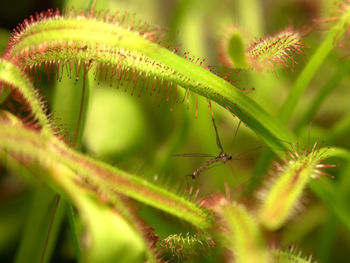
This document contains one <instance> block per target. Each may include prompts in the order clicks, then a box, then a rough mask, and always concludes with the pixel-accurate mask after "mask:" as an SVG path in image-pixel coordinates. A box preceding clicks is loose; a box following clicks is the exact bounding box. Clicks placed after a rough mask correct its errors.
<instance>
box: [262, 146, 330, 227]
mask: <svg viewBox="0 0 350 263" xmlns="http://www.w3.org/2000/svg"><path fill="white" fill-rule="evenodd" d="M317 143H318V141H316V142H315V144H314V146H313V147H312V149H311V151H309V150H303V151H297V150H294V151H291V152H288V154H287V156H288V157H287V158H285V159H284V160H283V162H282V163H276V164H275V171H273V172H272V176H273V178H275V179H274V182H272V183H270V186H268V187H267V190H263V191H262V192H260V197H261V198H262V199H263V204H262V207H261V209H260V211H259V219H260V222H261V224H262V225H263V226H265V227H266V228H267V229H269V230H276V229H278V228H280V227H281V226H282V225H283V224H284V223H285V222H286V220H287V219H288V218H289V217H290V216H291V215H292V214H293V212H294V211H295V208H296V207H298V204H299V200H300V199H301V196H302V193H303V190H304V188H305V186H306V185H307V183H308V182H309V180H310V178H318V177H319V176H320V175H322V176H329V175H328V174H326V173H324V172H322V171H321V170H320V169H324V168H329V167H334V165H328V164H321V161H322V160H324V159H325V158H326V157H327V155H326V152H327V148H317Z"/></svg>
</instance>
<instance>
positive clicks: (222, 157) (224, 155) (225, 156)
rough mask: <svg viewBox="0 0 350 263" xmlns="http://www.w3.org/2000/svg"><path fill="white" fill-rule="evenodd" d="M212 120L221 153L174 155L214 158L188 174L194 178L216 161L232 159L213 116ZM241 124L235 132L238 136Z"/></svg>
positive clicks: (222, 161) (223, 161) (224, 161)
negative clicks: (225, 149)
mask: <svg viewBox="0 0 350 263" xmlns="http://www.w3.org/2000/svg"><path fill="white" fill-rule="evenodd" d="M212 121H213V126H214V129H215V134H216V144H217V146H218V147H219V149H220V153H219V155H218V156H214V155H210V154H201V153H188V154H174V156H179V157H211V158H212V159H210V160H208V161H206V162H205V163H203V164H202V165H201V166H200V167H198V168H197V169H196V170H195V171H194V172H193V173H192V174H189V175H188V176H191V177H192V179H196V178H197V177H198V176H199V175H200V174H201V173H202V172H203V171H204V170H205V169H208V168H209V167H210V166H211V165H212V164H214V163H220V162H221V163H223V164H224V163H226V162H228V161H231V160H232V155H230V154H227V153H226V152H225V151H224V148H223V147H222V144H221V141H220V138H219V134H218V130H217V128H216V124H215V120H214V117H212ZM240 124H241V122H239V124H238V127H237V129H236V132H235V137H236V134H237V131H238V128H239V125H240Z"/></svg>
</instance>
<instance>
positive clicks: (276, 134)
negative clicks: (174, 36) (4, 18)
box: [4, 10, 293, 149]
mask: <svg viewBox="0 0 350 263" xmlns="http://www.w3.org/2000/svg"><path fill="white" fill-rule="evenodd" d="M92 32H93V33H92ZM160 37H161V36H159V33H158V32H157V30H155V29H148V28H147V27H146V26H144V24H142V23H139V22H135V20H130V19H128V18H124V17H121V16H120V15H115V16H113V15H110V14H108V13H106V14H100V15H98V16H97V15H96V16H93V15H91V13H89V12H81V11H79V12H78V11H74V10H70V11H67V12H66V13H65V14H63V15H61V14H60V13H59V12H58V11H56V12H53V11H48V12H46V13H42V14H40V15H38V16H37V18H32V20H31V21H29V20H25V22H24V23H23V24H22V25H21V26H20V27H19V28H18V31H17V32H16V33H15V34H14V35H13V36H12V40H11V42H10V44H9V46H8V49H7V51H6V52H5V55H4V56H5V57H6V58H11V59H13V60H14V61H16V63H18V64H19V65H20V66H21V67H22V68H23V69H24V70H25V71H27V72H32V73H34V71H35V70H37V68H38V67H40V66H41V67H43V68H44V69H46V70H47V71H49V72H58V73H59V74H63V69H64V71H67V72H68V74H69V75H70V76H73V74H74V71H75V72H76V76H79V74H78V73H79V72H80V71H81V70H83V69H85V70H90V69H91V68H93V69H95V71H96V78H97V79H99V78H105V79H107V80H109V81H110V82H111V85H114V83H117V85H118V83H120V82H125V81H126V82H128V83H129V85H128V86H127V87H128V90H129V91H130V92H131V94H136V95H138V94H141V93H143V92H146V91H147V93H149V94H152V95H158V96H159V103H161V102H162V101H169V102H170V103H171V104H172V105H173V104H174V103H176V102H178V101H182V100H183V98H178V96H179V93H178V92H177V88H178V87H182V88H184V89H185V90H186V93H185V96H188V91H191V92H193V93H197V94H199V95H201V96H204V97H207V98H208V99H211V100H214V101H216V102H217V103H219V104H220V105H222V106H223V107H225V108H227V109H228V110H229V111H231V112H233V113H234V114H235V115H237V116H238V117H239V118H240V119H241V120H242V121H243V122H245V123H246V124H247V125H248V126H249V127H250V128H251V129H253V130H254V131H255V132H256V133H257V134H258V135H259V136H261V137H262V138H263V139H264V140H265V142H266V143H268V144H269V145H271V146H272V147H274V148H277V149H281V148H284V146H283V145H282V144H281V142H280V141H278V140H276V139H275V138H283V139H285V140H288V141H293V139H292V137H291V135H290V134H289V133H288V132H287V131H286V130H285V129H284V128H283V127H282V126H281V124H280V123H279V121H276V120H275V119H274V118H271V117H270V116H269V115H268V114H267V113H266V112H265V111H264V110H263V109H262V108H261V107H260V106H259V105H257V104H256V103H255V102H254V101H253V100H251V99H250V98H249V97H247V96H246V95H244V94H243V93H242V92H241V91H239V90H238V89H236V88H235V87H234V86H232V85H231V84H230V83H228V82H227V81H225V80H223V79H221V78H219V77H218V76H216V75H215V74H213V73H211V72H210V71H209V70H207V69H206V68H203V67H202V66H201V65H197V64H196V63H195V61H194V59H189V58H187V60H186V59H185V58H182V57H180V56H178V55H176V54H174V53H173V52H172V51H169V50H168V49H166V48H163V47H161V46H160V45H158V44H157V43H154V42H156V41H159V38H160ZM153 41H154V42H153ZM58 77H59V76H58ZM73 77H74V76H73ZM171 107H173V106H171Z"/></svg>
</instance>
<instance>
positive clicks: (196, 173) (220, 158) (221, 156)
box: [190, 151, 232, 179]
mask: <svg viewBox="0 0 350 263" xmlns="http://www.w3.org/2000/svg"><path fill="white" fill-rule="evenodd" d="M230 160H232V156H231V155H229V154H226V153H225V152H223V151H222V152H221V153H220V154H219V156H217V157H214V158H213V159H210V160H209V161H207V162H205V163H204V164H202V165H201V166H200V167H199V168H198V169H197V170H195V171H194V172H193V173H192V174H190V176H191V177H192V179H196V178H197V176H199V174H200V173H201V172H202V171H204V170H205V169H206V168H207V167H209V166H210V165H212V164H214V163H217V162H222V163H226V162H227V161H230Z"/></svg>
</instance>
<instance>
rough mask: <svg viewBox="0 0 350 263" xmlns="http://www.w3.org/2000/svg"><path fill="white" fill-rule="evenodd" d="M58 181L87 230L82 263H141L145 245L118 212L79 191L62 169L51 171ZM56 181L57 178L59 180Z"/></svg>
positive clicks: (62, 166)
mask: <svg viewBox="0 0 350 263" xmlns="http://www.w3.org/2000/svg"><path fill="white" fill-rule="evenodd" d="M51 169H52V170H53V174H54V176H55V178H56V180H57V181H59V182H60V184H61V185H62V187H63V188H64V189H65V192H66V194H67V195H68V197H69V199H70V200H72V201H73V203H74V205H75V206H76V207H77V209H78V211H79V214H80V216H81V218H82V220H83V223H84V225H85V227H86V230H85V231H86V233H84V234H83V239H82V248H83V249H84V250H85V251H84V253H82V260H83V262H91V263H93V262H101V263H112V262H116V261H118V262H125V263H128V262H144V258H145V242H144V240H142V237H141V236H140V235H139V233H137V232H136V230H135V228H133V227H132V226H131V225H130V224H129V223H128V222H127V221H126V220H125V219H124V218H123V217H122V216H121V215H120V214H119V213H118V211H117V210H114V209H111V207H108V206H107V205H104V204H101V203H100V202H98V200H97V199H96V194H95V193H93V192H90V193H89V192H88V191H86V190H85V189H82V188H80V187H78V186H77V185H76V184H74V183H73V182H72V181H71V180H69V179H68V178H70V177H74V174H71V175H70V176H68V174H69V173H72V171H71V170H69V169H68V168H66V167H65V166H64V165H56V166H54V167H51ZM58 177H59V178H58Z"/></svg>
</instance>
